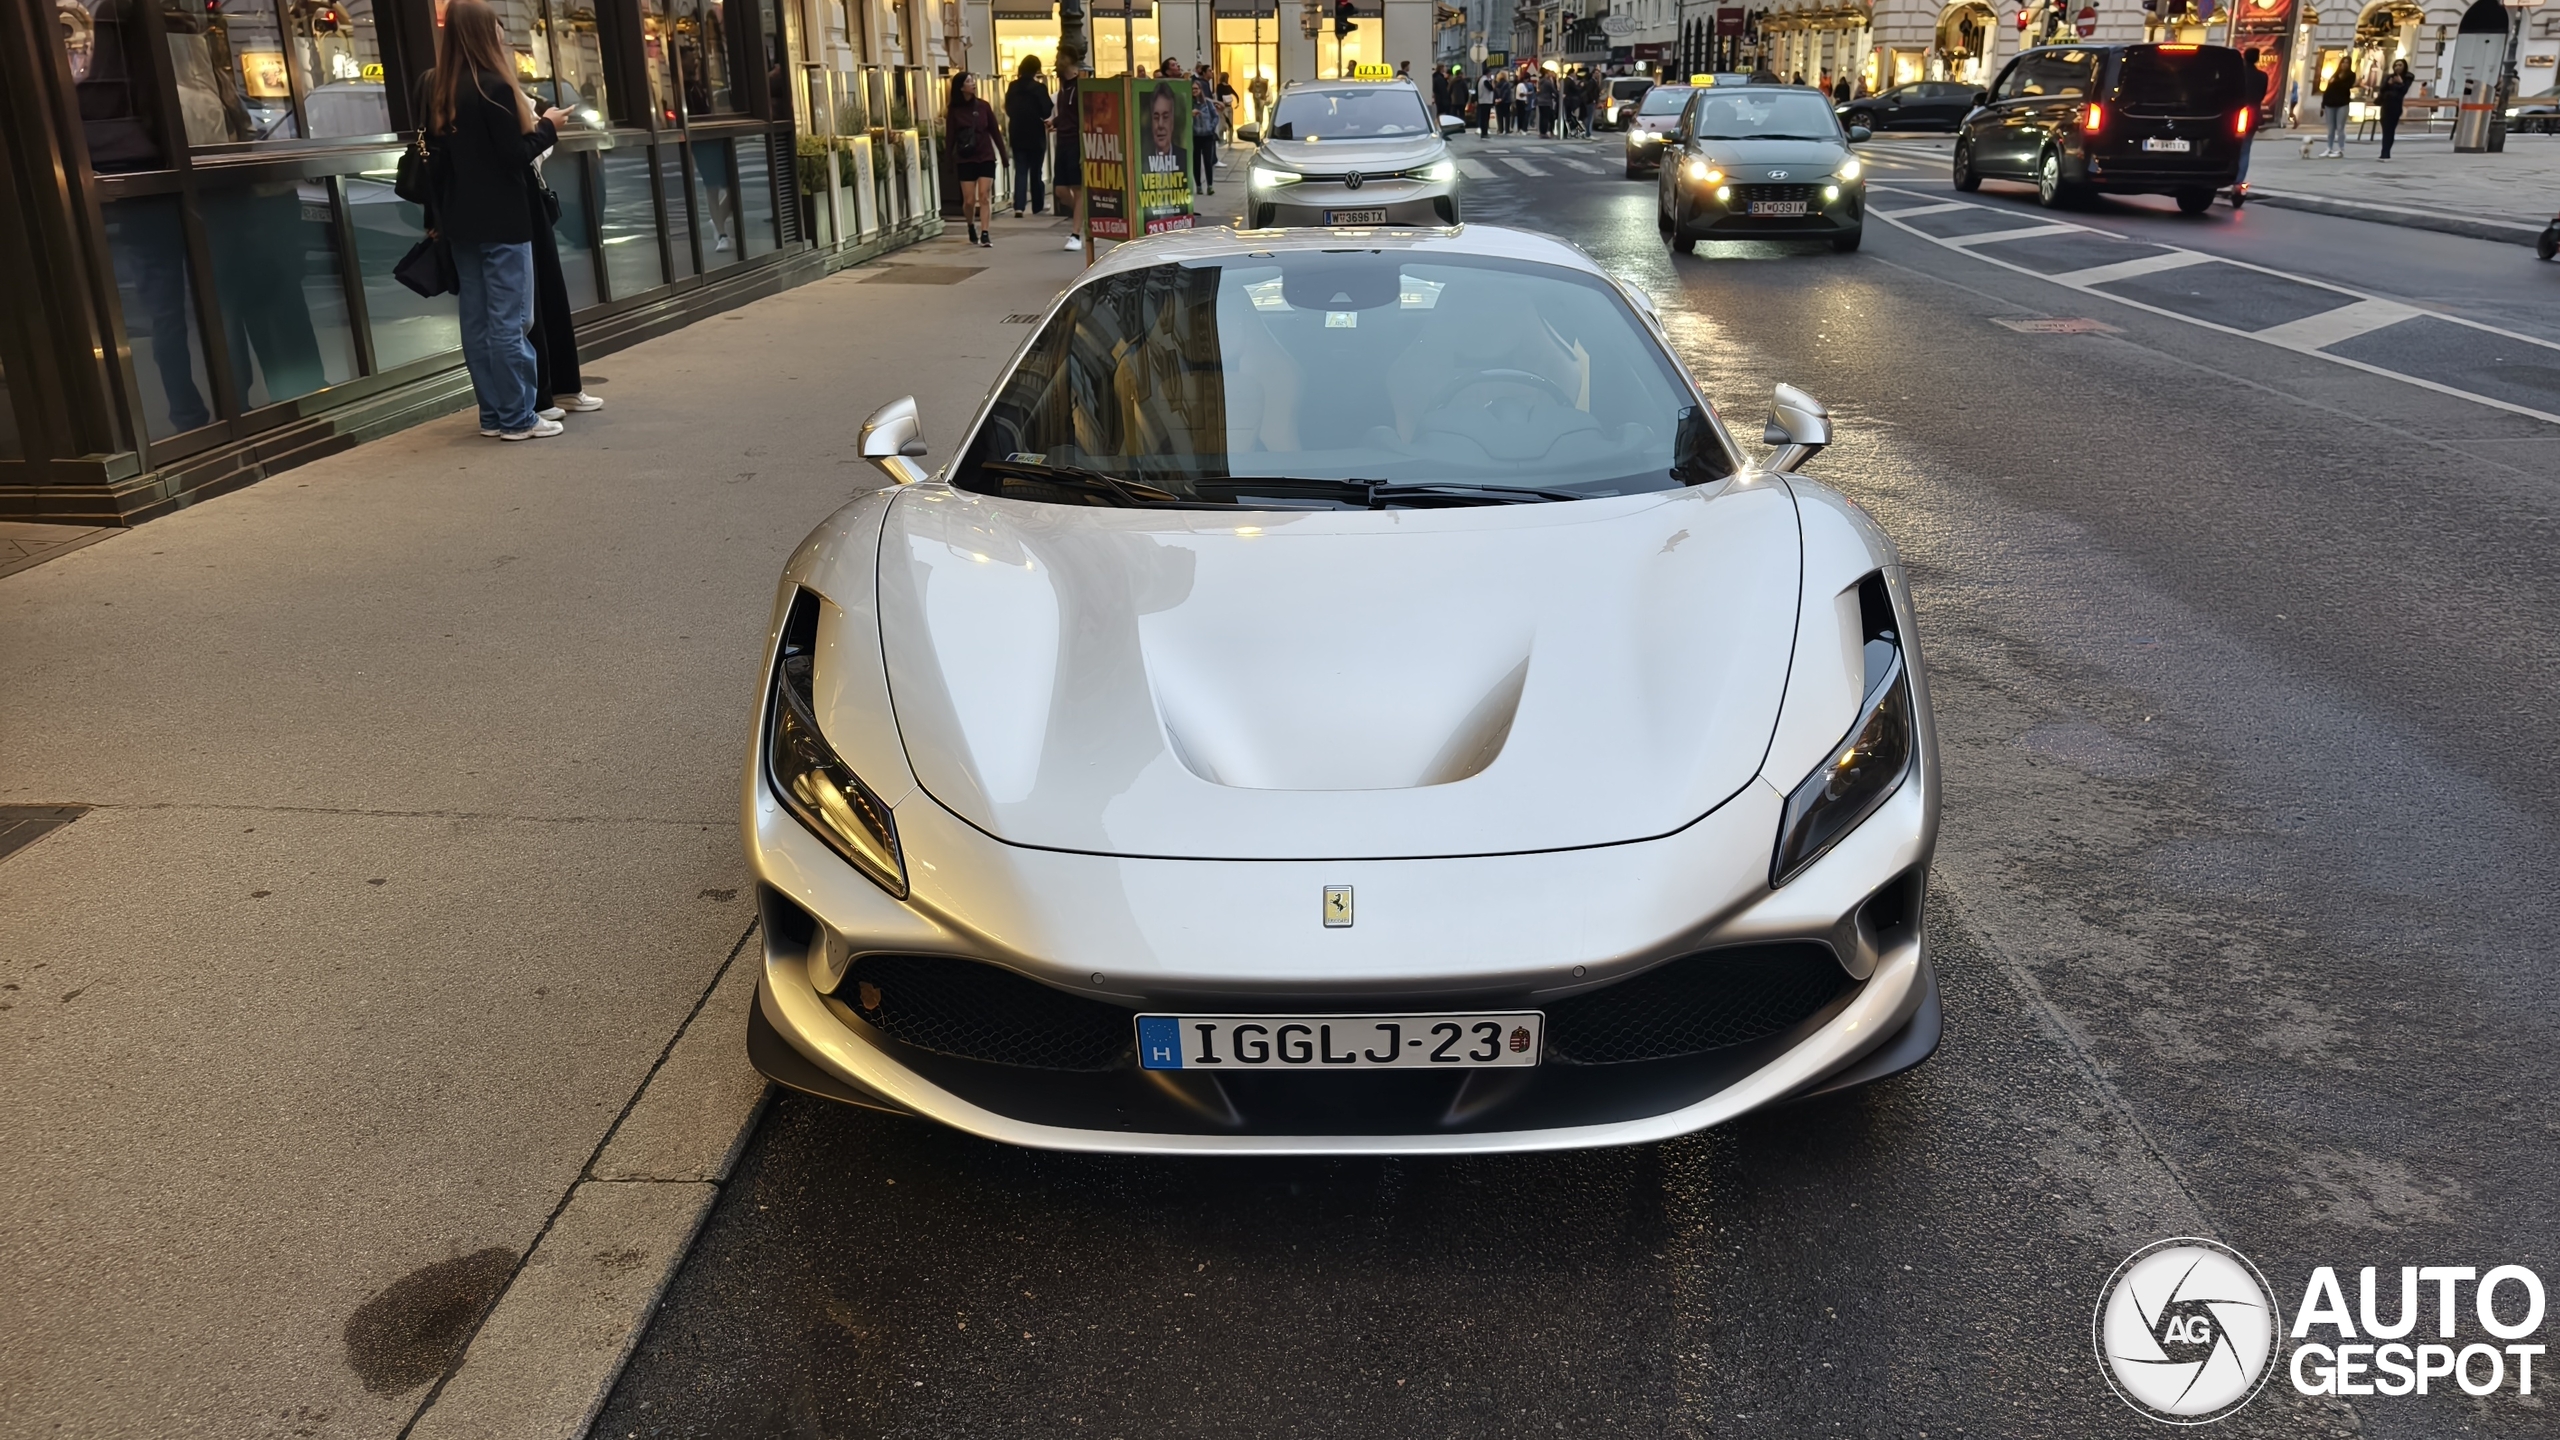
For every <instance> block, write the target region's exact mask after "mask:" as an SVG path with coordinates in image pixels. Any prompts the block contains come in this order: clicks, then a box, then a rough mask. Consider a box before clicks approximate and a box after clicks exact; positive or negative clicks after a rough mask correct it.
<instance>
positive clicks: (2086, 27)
mask: <svg viewBox="0 0 2560 1440" xmlns="http://www.w3.org/2000/svg"><path fill="white" fill-rule="evenodd" d="M2079 20H2080V23H2079V30H2080V38H2081V39H2083V40H2086V39H2088V38H2089V37H2090V36H2092V35H2095V34H2097V33H2098V7H2097V6H2095V5H2083V6H2081V7H2080V17H2079Z"/></svg>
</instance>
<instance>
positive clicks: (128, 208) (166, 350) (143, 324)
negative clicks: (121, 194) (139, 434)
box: [103, 195, 213, 440]
mask: <svg viewBox="0 0 2560 1440" xmlns="http://www.w3.org/2000/svg"><path fill="white" fill-rule="evenodd" d="M103 210H104V213H105V216H106V222H107V249H108V251H109V253H111V254H113V255H114V256H115V267H116V292H117V295H118V297H119V299H120V300H121V301H122V308H123V310H124V328H125V338H126V340H127V341H129V342H130V343H131V345H132V347H133V375H134V380H135V382H136V383H137V384H138V385H139V386H140V387H141V390H142V420H143V429H144V431H145V432H146V433H148V434H149V435H150V437H151V438H152V439H154V440H159V439H163V438H166V437H168V436H171V435H175V434H178V433H180V432H182V431H187V430H193V429H195V428H197V427H198V426H201V425H209V424H212V423H213V403H212V400H211V398H210V397H211V396H212V394H213V385H212V382H210V381H208V380H207V379H206V378H205V373H204V338H203V336H202V334H201V333H200V332H199V331H198V329H197V326H196V305H195V293H194V291H195V287H194V286H193V285H192V284H191V283H190V282H189V280H188V277H187V241H186V232H185V229H184V228H183V227H182V226H181V225H180V224H179V221H178V197H176V196H175V195H147V196H143V197H140V198H138V199H132V200H113V201H109V202H108V203H107V204H106V205H105V206H104V207H103Z"/></svg>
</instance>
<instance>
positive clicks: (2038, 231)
mask: <svg viewBox="0 0 2560 1440" xmlns="http://www.w3.org/2000/svg"><path fill="white" fill-rule="evenodd" d="M1986 208H1988V207H1986ZM2093 233H2095V232H2093V231H2091V230H2090V229H2089V227H2088V226H2086V225H2060V224H2055V225H2027V226H2023V227H2021V228H2019V229H2016V230H1994V231H1992V232H1991V233H1989V234H1987V235H1950V236H1948V237H1946V238H1945V239H1943V240H1940V239H1938V237H1937V236H1934V235H1932V236H1930V237H1929V238H1930V239H1932V240H1937V241H1938V243H1939V244H1941V245H1952V246H1955V247H1956V248H1957V249H1960V250H1961V249H1964V248H1966V247H1969V246H1974V245H1988V244H1990V243H1991V242H1992V241H1994V240H2033V239H2035V238H2036V237H2037V236H2040V235H2088V234H2093Z"/></svg>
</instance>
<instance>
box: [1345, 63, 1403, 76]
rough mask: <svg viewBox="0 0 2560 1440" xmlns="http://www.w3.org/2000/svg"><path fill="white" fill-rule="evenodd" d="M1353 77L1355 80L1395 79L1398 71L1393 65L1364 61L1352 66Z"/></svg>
mask: <svg viewBox="0 0 2560 1440" xmlns="http://www.w3.org/2000/svg"><path fill="white" fill-rule="evenodd" d="M1351 78H1352V79H1354V80H1393V79H1394V78H1396V71H1395V67H1394V66H1392V65H1379V64H1373V63H1363V64H1359V65H1354V66H1352V67H1351Z"/></svg>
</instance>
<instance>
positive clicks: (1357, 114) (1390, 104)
mask: <svg viewBox="0 0 2560 1440" xmlns="http://www.w3.org/2000/svg"><path fill="white" fill-rule="evenodd" d="M1431 131H1432V125H1431V117H1430V116H1429V115H1427V114H1425V113H1424V112H1423V109H1422V97H1421V96H1420V95H1419V94H1418V93H1416V92H1415V91H1413V90H1410V89H1407V88H1406V87H1404V86H1402V85H1362V86H1357V87H1354V88H1350V89H1344V90H1292V91H1289V92H1288V93H1287V94H1285V95H1282V96H1281V97H1280V109H1279V110H1278V111H1277V112H1276V113H1274V114H1273V115H1272V117H1271V138H1272V139H1274V140H1374V139H1377V138H1379V137H1381V136H1395V135H1427V134H1430V133H1431Z"/></svg>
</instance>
